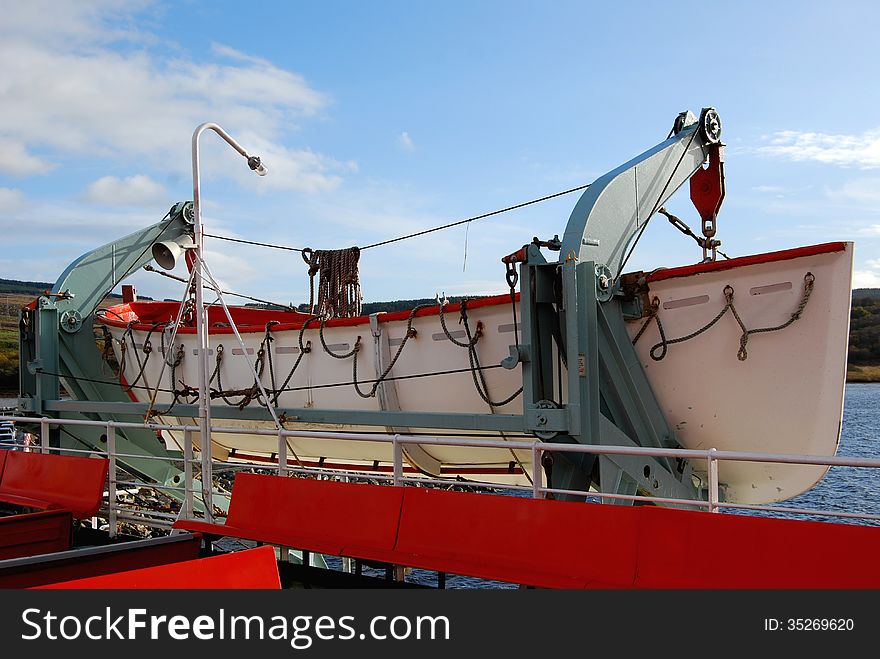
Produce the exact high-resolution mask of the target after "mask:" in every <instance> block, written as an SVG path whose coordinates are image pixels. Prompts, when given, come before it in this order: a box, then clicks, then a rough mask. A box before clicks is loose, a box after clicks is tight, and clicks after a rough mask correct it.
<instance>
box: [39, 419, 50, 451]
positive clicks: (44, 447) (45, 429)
mask: <svg viewBox="0 0 880 659" xmlns="http://www.w3.org/2000/svg"><path fill="white" fill-rule="evenodd" d="M48 452H49V419H47V418H46V417H43V418H42V419H40V453H48Z"/></svg>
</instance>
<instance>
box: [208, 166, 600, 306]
mask: <svg viewBox="0 0 880 659" xmlns="http://www.w3.org/2000/svg"><path fill="white" fill-rule="evenodd" d="M589 187H590V184H589V183H587V184H585V185H579V186H577V187H576V188H570V189H568V190H562V191H561V192H555V193H553V194H550V195H546V196H544V197H539V198H538V199H531V200H529V201H524V202H521V203H519V204H514V205H513V206H508V207H506V208H499V209H498V210H494V211H491V212H489V213H483V214H482V215H474V216H473V217H469V218H466V219H464V220H458V221H456V222H449V223H448V224H443V225H440V226H437V227H433V228H431V229H423V230H422V231H416V232H415V233H410V234H407V235H405V236H398V237H397V238H389V239H388V240H382V241H379V242H377V243H372V244H370V245H367V246H366V247H361V251H363V250H365V249H371V248H373V247H381V246H382V245H390V244H391V243H396V242H400V241H401V240H408V239H410V238H417V237H418V236H424V235H426V234H429V233H434V232H435V231H442V230H444V229H451V228H452V227H457V226H459V225H461V224H467V223H469V222H475V221H477V220H483V219H485V218H487V217H493V216H495V215H500V214H501V213H507V212H509V211H513V210H517V209H519V208H525V207H526V206H531V205H532V204H538V203H541V202H542V201H549V200H550V199H555V198H556V197H562V196H564V195H567V194H571V193H572V192H578V191H580V190H586V189H587V188H589ZM204 236H205V237H206V238H215V239H216V240H228V241H229V242H234V243H244V244H245V245H256V246H257V247H270V248H272V249H284V250H288V251H291V252H302V251H304V250H305V249H306V248H300V247H290V246H288V245H278V244H275V243H262V242H258V241H255V240H243V239H241V238H230V237H228V236H218V235H216V234H213V233H206V234H204ZM229 295H232V294H231V293H229Z"/></svg>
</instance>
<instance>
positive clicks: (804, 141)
mask: <svg viewBox="0 0 880 659" xmlns="http://www.w3.org/2000/svg"><path fill="white" fill-rule="evenodd" d="M765 139H766V140H767V141H769V144H768V145H767V146H761V147H758V148H757V149H756V151H757V152H758V153H761V154H764V155H768V156H772V157H779V158H787V159H789V160H795V161H814V162H821V163H825V164H828V165H839V166H841V167H859V168H861V169H873V168H875V167H880V128H874V129H871V130H867V131H865V132H864V133H861V134H860V135H834V134H829V133H814V132H803V131H794V130H786V131H781V132H778V133H774V134H773V135H771V136H769V137H767V138H765Z"/></svg>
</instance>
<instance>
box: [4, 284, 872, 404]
mask: <svg viewBox="0 0 880 659" xmlns="http://www.w3.org/2000/svg"><path fill="white" fill-rule="evenodd" d="M50 288H52V284H49V283H46V282H33V281H19V280H15V279H0V391H6V392H9V391H16V390H17V389H18V310H19V309H20V308H21V307H22V306H24V305H25V304H27V303H28V302H30V301H31V300H33V299H34V297H36V296H37V295H39V294H40V293H42V292H43V291H45V290H48V289H50ZM113 297H116V296H113ZM116 299H118V298H116ZM144 299H148V298H144ZM459 299H460V298H450V300H452V301H458V300H459ZM430 303H433V300H429V299H424V300H397V301H394V302H368V303H365V304H364V305H363V312H364V313H365V314H370V313H374V312H376V311H396V310H401V309H412V308H413V307H414V306H417V305H419V304H430ZM847 379H848V381H850V382H880V288H857V289H855V290H854V291H853V302H852V312H851V315H850V344H849V364H848V370H847Z"/></svg>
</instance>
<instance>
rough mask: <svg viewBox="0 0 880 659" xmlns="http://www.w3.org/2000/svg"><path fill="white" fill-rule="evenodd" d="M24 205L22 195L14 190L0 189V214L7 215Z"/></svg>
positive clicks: (19, 191)
mask: <svg viewBox="0 0 880 659" xmlns="http://www.w3.org/2000/svg"><path fill="white" fill-rule="evenodd" d="M23 205H24V194H23V193H22V191H21V190H15V189H14V188H0V212H3V213H9V212H11V211H15V210H18V209H20V208H21V207H22V206H23Z"/></svg>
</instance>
